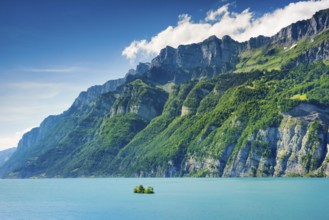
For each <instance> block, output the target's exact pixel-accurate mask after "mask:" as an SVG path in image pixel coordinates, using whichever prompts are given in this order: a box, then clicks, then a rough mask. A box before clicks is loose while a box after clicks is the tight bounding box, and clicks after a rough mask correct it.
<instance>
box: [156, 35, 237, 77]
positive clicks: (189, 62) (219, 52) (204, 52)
mask: <svg viewBox="0 0 329 220" xmlns="http://www.w3.org/2000/svg"><path fill="white" fill-rule="evenodd" d="M241 48H242V46H241V45H240V43H238V42H237V41H234V40H233V39H232V38H230V37H229V36H224V37H223V39H218V38H217V37H216V36H211V37H209V38H208V39H206V40H205V41H203V42H201V43H198V44H190V45H180V46H179V47H178V48H177V49H174V48H172V47H169V46H168V47H166V48H164V49H162V50H161V52H160V55H159V56H158V57H156V58H154V59H153V60H152V67H163V66H170V67H171V68H182V69H193V68H197V67H212V66H217V67H218V68H219V69H222V70H223V71H227V70H229V69H232V68H233V65H234V63H236V62H237V60H238V52H239V51H240V50H241Z"/></svg>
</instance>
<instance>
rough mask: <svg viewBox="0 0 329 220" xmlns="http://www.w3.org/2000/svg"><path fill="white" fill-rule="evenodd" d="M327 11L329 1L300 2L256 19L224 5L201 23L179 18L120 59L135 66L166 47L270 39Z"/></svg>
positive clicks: (247, 11)
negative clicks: (227, 38)
mask: <svg viewBox="0 0 329 220" xmlns="http://www.w3.org/2000/svg"><path fill="white" fill-rule="evenodd" d="M326 8H329V0H319V1H300V2H297V3H290V4H289V5H287V6H285V7H284V8H278V9H276V10H275V11H273V12H270V13H265V14H263V15H262V16H260V17H256V15H255V13H254V12H252V11H251V10H250V9H249V8H247V9H245V10H243V11H242V12H235V11H234V10H232V5H230V4H225V5H223V6H221V7H219V8H218V9H216V10H210V11H208V12H207V14H206V15H205V17H204V19H203V20H202V21H200V22H195V21H193V20H192V17H191V16H190V15H188V14H182V15H180V16H179V18H178V22H177V25H176V26H169V27H167V28H166V29H165V30H162V31H161V32H159V33H158V34H157V35H155V36H153V37H152V38H151V39H142V40H135V41H133V42H131V44H130V45H129V46H127V47H126V48H125V49H124V50H123V51H122V55H123V56H125V57H126V58H127V59H129V60H130V61H131V62H132V63H134V62H138V61H145V60H149V59H150V58H151V57H153V56H154V55H156V54H158V53H159V51H160V50H161V49H162V48H164V47H165V46H167V45H169V46H172V47H177V46H178V45H181V44H191V43H197V42H200V41H202V40H204V39H205V38H207V37H209V36H211V35H216V36H218V37H223V36H224V35H230V36H231V37H232V38H233V39H235V40H237V41H240V42H242V41H246V40H248V39H250V38H251V37H256V36H259V35H264V36H272V35H274V34H275V33H277V32H278V31H279V30H280V29H282V28H283V27H286V26H288V25H289V24H291V23H294V22H296V21H298V20H303V19H308V18H310V17H311V16H312V15H313V14H314V13H315V12H316V11H319V10H322V9H326Z"/></svg>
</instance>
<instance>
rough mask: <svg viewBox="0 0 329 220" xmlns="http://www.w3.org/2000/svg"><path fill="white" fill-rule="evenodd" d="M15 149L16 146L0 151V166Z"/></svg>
mask: <svg viewBox="0 0 329 220" xmlns="http://www.w3.org/2000/svg"><path fill="white" fill-rule="evenodd" d="M15 151H16V147H13V148H9V149H6V150H3V151H0V167H1V166H2V165H3V164H4V163H5V162H6V161H8V160H9V158H10V157H11V155H13V153H14V152H15Z"/></svg>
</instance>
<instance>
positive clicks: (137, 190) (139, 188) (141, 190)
mask: <svg viewBox="0 0 329 220" xmlns="http://www.w3.org/2000/svg"><path fill="white" fill-rule="evenodd" d="M134 193H143V194H153V193H154V190H153V187H151V186H149V187H147V188H146V189H145V188H144V186H143V185H139V186H136V187H135V188H134Z"/></svg>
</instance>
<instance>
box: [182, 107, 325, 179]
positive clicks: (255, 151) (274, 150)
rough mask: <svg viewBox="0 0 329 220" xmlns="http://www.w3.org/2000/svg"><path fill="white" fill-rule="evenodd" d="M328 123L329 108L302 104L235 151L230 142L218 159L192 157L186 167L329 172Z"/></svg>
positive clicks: (237, 173)
mask: <svg viewBox="0 0 329 220" xmlns="http://www.w3.org/2000/svg"><path fill="white" fill-rule="evenodd" d="M328 125H329V109H320V108H318V107H315V106H313V105H310V104H300V105H299V106H297V107H295V108H294V109H293V110H291V111H289V112H287V113H285V114H284V115H283V120H282V122H281V125H280V126H279V127H278V128H271V127H270V128H267V129H264V130H259V131H257V132H255V133H254V134H253V135H252V136H250V137H249V138H248V142H247V143H246V144H245V145H243V146H242V147H241V148H240V149H239V150H238V151H236V152H235V153H233V149H234V147H235V146H234V145H229V146H226V147H225V149H224V152H223V153H222V155H221V157H220V158H217V159H216V158H214V157H211V156H207V157H204V158H199V159H195V158H194V157H193V156H191V157H190V159H189V160H188V161H187V162H186V164H185V170H186V171H187V172H191V171H193V172H197V171H200V170H206V171H207V172H208V173H209V174H208V176H227V177H244V176H305V175H327V174H328V167H329V165H328V161H329V155H328V146H329V145H328V144H329V136H328Z"/></svg>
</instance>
